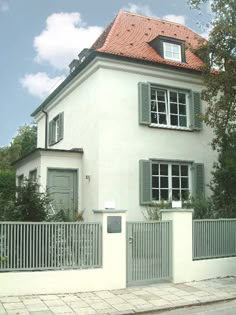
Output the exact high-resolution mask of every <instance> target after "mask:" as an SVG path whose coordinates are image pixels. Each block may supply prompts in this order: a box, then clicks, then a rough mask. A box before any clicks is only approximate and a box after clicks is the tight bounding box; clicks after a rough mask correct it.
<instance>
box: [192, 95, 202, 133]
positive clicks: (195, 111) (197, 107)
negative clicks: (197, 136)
mask: <svg viewBox="0 0 236 315" xmlns="http://www.w3.org/2000/svg"><path fill="white" fill-rule="evenodd" d="M191 103H192V104H191V105H190V108H191V112H192V113H191V116H192V117H191V119H192V122H191V126H190V127H191V128H192V129H196V130H200V129H202V121H201V119H199V114H201V112H202V104H201V93H199V92H192V95H191Z"/></svg>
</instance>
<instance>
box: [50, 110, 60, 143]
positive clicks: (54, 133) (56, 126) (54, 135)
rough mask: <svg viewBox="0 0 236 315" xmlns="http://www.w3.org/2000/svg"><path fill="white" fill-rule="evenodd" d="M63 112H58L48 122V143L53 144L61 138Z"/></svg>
mask: <svg viewBox="0 0 236 315" xmlns="http://www.w3.org/2000/svg"><path fill="white" fill-rule="evenodd" d="M63 132H64V114H63V113H60V114H58V115H57V116H56V117H54V118H53V119H52V120H51V121H50V122H49V141H48V142H49V145H53V144H55V143H57V142H59V141H60V140H62V139H63Z"/></svg>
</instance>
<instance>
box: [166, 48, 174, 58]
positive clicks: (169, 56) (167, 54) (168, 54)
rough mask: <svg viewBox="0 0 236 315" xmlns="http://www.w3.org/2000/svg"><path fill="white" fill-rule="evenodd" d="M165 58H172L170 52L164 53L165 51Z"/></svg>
mask: <svg viewBox="0 0 236 315" xmlns="http://www.w3.org/2000/svg"><path fill="white" fill-rule="evenodd" d="M165 56H166V57H167V58H171V57H172V53H171V52H170V51H168V50H166V51H165Z"/></svg>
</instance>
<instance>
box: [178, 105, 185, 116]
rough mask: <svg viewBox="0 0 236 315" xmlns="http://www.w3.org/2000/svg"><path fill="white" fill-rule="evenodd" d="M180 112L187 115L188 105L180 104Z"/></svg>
mask: <svg viewBox="0 0 236 315" xmlns="http://www.w3.org/2000/svg"><path fill="white" fill-rule="evenodd" d="M179 114H180V115H186V106H185V105H179Z"/></svg>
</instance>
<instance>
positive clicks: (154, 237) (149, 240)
mask: <svg viewBox="0 0 236 315" xmlns="http://www.w3.org/2000/svg"><path fill="white" fill-rule="evenodd" d="M171 276H172V222H171V221H162V222H128V223H127V283H128V284H129V285H130V284H139V283H140V284H141V283H148V282H149V283H150V282H155V281H157V280H161V279H170V278H171Z"/></svg>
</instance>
